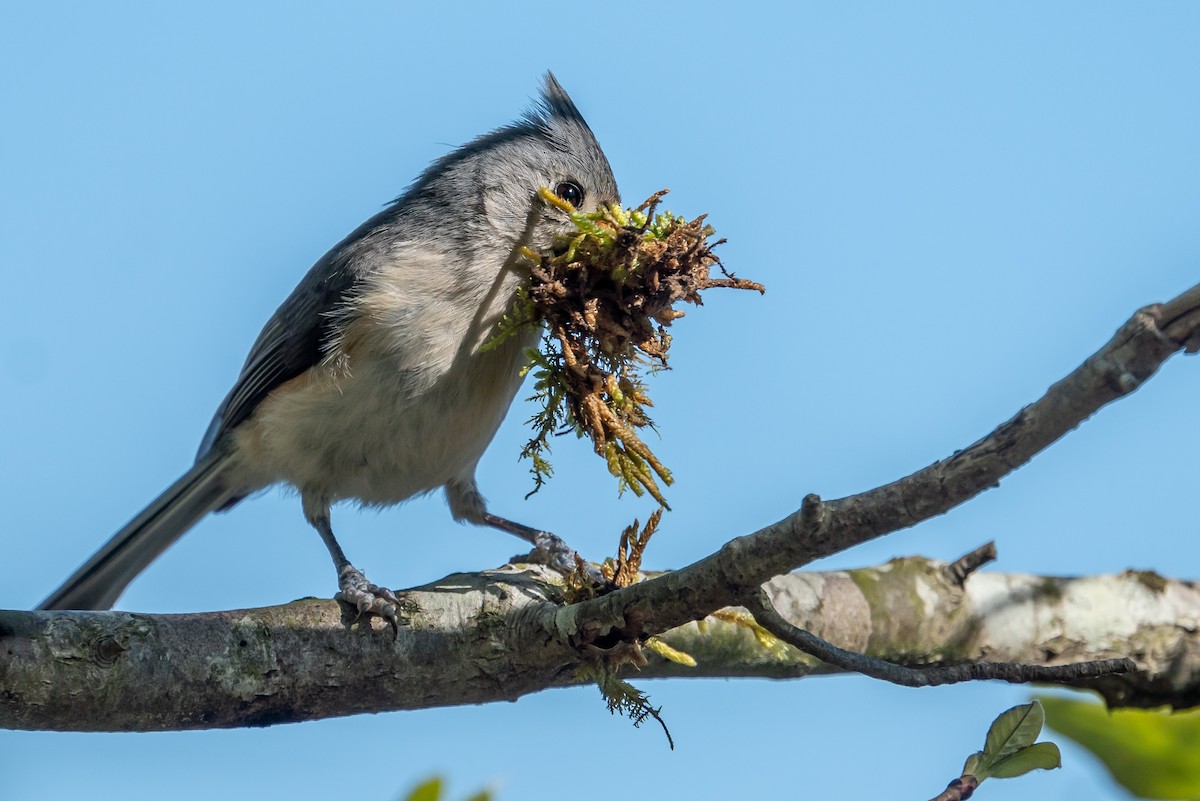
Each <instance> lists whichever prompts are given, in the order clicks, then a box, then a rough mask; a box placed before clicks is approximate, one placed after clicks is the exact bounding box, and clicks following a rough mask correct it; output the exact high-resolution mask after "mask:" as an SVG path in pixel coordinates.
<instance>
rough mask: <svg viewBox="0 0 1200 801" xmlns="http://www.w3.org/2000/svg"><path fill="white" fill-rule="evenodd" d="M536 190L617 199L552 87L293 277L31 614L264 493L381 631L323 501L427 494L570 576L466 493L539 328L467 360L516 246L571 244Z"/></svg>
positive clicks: (582, 130)
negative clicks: (214, 393) (193, 450)
mask: <svg viewBox="0 0 1200 801" xmlns="http://www.w3.org/2000/svg"><path fill="white" fill-rule="evenodd" d="M541 187H548V188H550V189H551V190H552V191H553V192H554V193H555V194H557V195H558V196H559V197H560V198H562V199H563V200H566V201H568V202H569V203H571V204H572V205H573V206H575V207H576V208H579V209H583V210H593V209H595V208H597V207H599V206H600V205H601V204H610V203H615V202H618V201H619V195H618V192H617V184H616V180H615V179H614V178H613V174H612V169H611V168H610V167H609V164H608V159H607V158H606V157H605V155H604V152H603V151H602V150H601V149H600V145H599V144H598V143H597V142H596V139H595V137H594V136H593V135H592V132H591V130H590V129H589V128H588V126H587V123H586V122H584V120H583V117H582V116H580V114H579V110H578V109H577V108H576V107H575V104H574V103H573V102H572V101H571V98H570V97H568V96H567V93H566V92H565V91H564V90H563V88H562V86H560V85H559V83H558V81H557V80H555V78H554V76H553V75H552V74H550V73H547V74H546V77H545V84H544V88H543V90H542V93H541V98H540V102H539V103H538V104H537V105H536V106H535V107H534V108H533V109H532V110H530V111H529V112H527V113H526V114H525V116H524V117H522V118H521V119H520V120H518V121H517V122H515V123H513V124H511V125H508V126H505V127H503V128H499V129H497V130H495V131H492V132H491V133H488V134H484V135H483V136H480V137H478V138H477V139H475V140H473V141H471V142H469V143H468V144H466V145H463V146H462V147H460V148H458V149H457V150H454V151H452V152H451V153H449V154H447V155H446V156H443V157H442V158H441V159H439V160H438V161H436V162H434V163H433V164H432V165H430V166H429V168H428V169H426V170H425V172H424V173H422V174H421V176H420V177H419V178H418V179H417V181H416V182H415V183H414V184H412V186H411V187H409V189H408V190H407V191H406V192H405V193H404V194H403V195H401V196H400V197H399V198H398V199H397V200H396V201H395V202H394V203H392V204H391V205H389V206H388V207H387V208H386V209H384V210H383V211H381V212H380V213H379V214H376V215H375V216H374V217H372V218H371V219H369V220H367V221H366V222H365V223H363V224H362V225H361V226H359V228H358V229H357V230H355V231H354V232H353V233H351V234H350V235H349V236H347V237H346V238H345V239H343V240H342V241H341V242H340V243H338V244H337V245H336V246H335V247H334V248H333V249H332V250H330V251H329V252H328V253H326V254H325V256H323V257H322V258H321V259H320V261H318V262H317V263H316V264H315V265H314V266H313V267H312V269H311V270H309V271H308V274H307V275H306V276H304V278H303V280H301V281H300V284H299V285H298V286H297V287H296V288H295V290H293V291H292V293H291V295H289V296H288V298H287V300H285V301H284V302H283V305H281V306H280V307H279V309H278V310H277V311H276V312H275V314H274V315H273V316H272V317H271V319H270V320H268V321H267V324H266V326H265V327H264V328H263V330H262V333H261V334H259V336H258V339H257V341H256V342H255V343H254V346H253V347H252V348H251V350H250V355H249V356H248V357H247V359H246V363H245V365H244V366H243V367H242V371H241V374H240V375H239V376H238V379H237V382H236V383H235V384H234V385H233V389H231V390H230V391H229V394H228V395H226V397H225V400H224V401H223V402H222V403H221V405H220V407H219V408H218V409H217V413H216V415H215V416H214V417H213V420H212V423H211V424H210V425H209V428H208V432H207V433H206V434H205V436H204V440H203V442H202V443H201V446H200V452H199V454H198V456H197V458H196V463H195V465H194V466H193V467H192V468H191V469H190V470H189V471H188V472H187V473H185V474H184V475H183V477H181V478H180V479H179V480H178V481H176V482H175V483H174V484H172V485H171V486H170V487H169V488H168V489H167V490H166V491H165V492H163V493H162V495H160V496H159V497H158V498H157V499H156V500H155V501H154V502H153V503H151V504H150V505H149V506H147V507H146V508H145V509H144V510H142V512H141V513H140V514H138V515H137V517H135V518H134V519H133V520H131V521H130V522H129V523H128V524H127V525H126V526H125V527H124V528H122V529H121V530H120V531H118V532H117V533H116V534H115V535H114V536H113V537H112V538H111V539H110V540H109V541H108V542H107V543H105V545H104V546H103V547H102V548H101V549H100V550H99V551H98V552H97V553H96V554H95V555H94V556H92V558H91V559H89V560H88V561H87V563H86V564H84V565H83V566H82V567H80V568H79V570H77V571H76V572H75V574H74V575H72V576H71V577H70V578H69V579H67V581H66V582H65V583H64V584H63V585H62V586H61V587H59V588H58V589H57V590H55V591H54V592H53V593H52V594H51V595H50V597H48V598H47V599H46V600H45V601H43V602H42V604H41V606H40V607H39V608H41V609H108V608H110V607H111V606H112V605H113V604H114V603H115V602H116V600H117V598H118V597H119V596H120V595H121V593H122V592H123V591H124V589H125V587H126V586H127V585H128V584H129V582H131V581H132V580H133V579H134V577H135V576H137V575H138V574H139V573H140V572H141V571H142V570H144V569H145V568H146V567H147V566H148V565H149V564H150V563H151V562H152V561H154V559H155V558H157V557H158V556H159V555H160V554H161V553H162V552H163V551H165V550H166V549H167V548H168V547H170V546H171V545H172V544H173V543H174V542H175V541H176V540H177V539H178V538H179V537H180V536H182V535H183V534H184V532H186V531H187V530H188V529H190V528H191V527H192V526H194V525H195V524H196V523H197V522H198V521H199V520H200V519H201V518H202V517H204V516H205V515H206V514H208V513H209V512H212V511H220V510H225V509H229V508H230V507H232V506H234V505H235V504H237V503H238V502H239V501H241V500H242V499H243V498H245V497H246V496H247V495H250V494H252V493H254V492H257V491H258V490H260V489H263V488H264V487H268V486H270V485H273V484H278V483H286V484H290V485H292V486H293V487H295V488H296V489H297V490H299V493H300V498H301V501H302V504H303V508H304V515H305V517H306V518H307V519H308V522H309V523H310V524H312V526H313V527H314V528H315V529H316V530H317V532H318V533H319V534H320V535H321V539H322V540H323V541H324V542H325V546H326V547H327V548H328V549H329V554H330V556H332V557H333V562H334V565H335V566H336V568H337V572H338V587H339V591H340V597H342V598H343V599H344V600H346V601H348V602H349V603H351V604H353V605H355V606H357V607H358V609H359V611H360V612H366V613H374V614H378V615H381V616H383V617H386V618H387V619H388V620H389V621H391V622H392V624H393V625H395V622H396V614H397V605H398V602H399V601H398V598H397V597H396V596H395V594H394V593H392V592H391V591H390V590H388V589H386V588H383V587H378V586H376V585H374V584H372V583H370V582H369V581H367V579H366V577H365V576H363V574H362V572H361V571H359V570H358V569H357V568H356V567H354V565H352V564H351V563H350V561H349V560H348V559H347V558H346V555H345V554H344V553H343V552H342V549H341V546H339V545H338V543H337V540H336V539H335V538H334V535H333V529H332V527H331V525H330V520H329V510H330V506H331V505H332V504H334V503H336V502H338V501H342V500H354V501H358V502H359V503H361V504H363V505H365V506H389V505H392V504H396V503H400V502H401V501H404V500H406V499H408V498H411V497H413V496H414V495H421V494H423V493H428V492H431V491H433V490H436V489H438V488H441V489H443V490H444V491H445V494H446V500H447V502H448V503H449V506H450V514H451V515H452V516H453V517H454V519H455V520H460V521H469V522H471V523H475V524H480V525H486V526H492V527H494V528H498V529H501V530H504V531H507V532H509V533H511V534H515V535H517V536H518V537H521V538H522V539H524V540H526V541H528V542H530V543H532V544H533V545H534V546H535V549H537V550H539V551H541V552H542V554H543V555H544V556H545V557H546V558H547V561H549V562H550V563H552V564H555V565H557V566H559V567H561V568H569V567H572V566H573V565H574V552H573V551H571V550H570V549H569V548H567V547H566V546H565V545H564V544H563V542H562V540H560V539H559V538H557V537H555V536H554V535H552V534H549V533H547V532H543V531H539V530H537V529H533V528H530V527H527V526H523V525H521V524H519V523H514V522H512V521H510V520H506V519H504V518H501V517H497V516H495V515H492V514H489V513H488V511H487V505H486V503H485V501H484V499H483V496H482V495H480V493H479V489H478V487H477V486H476V484H475V467H476V465H477V464H478V463H479V459H480V457H481V456H482V455H483V452H484V450H485V449H486V448H487V446H488V444H489V443H490V442H491V440H492V437H493V436H494V435H495V433H496V429H497V428H498V427H499V426H500V422H501V420H503V418H504V415H505V414H506V413H507V411H508V408H509V406H510V405H511V404H512V401H513V397H514V396H515V394H516V392H517V389H518V387H519V386H520V383H521V375H520V370H521V367H522V365H523V363H524V360H525V357H524V350H525V349H526V348H527V347H529V346H530V345H532V344H534V343H535V342H536V337H537V333H536V332H534V331H531V332H529V333H528V335H527V336H526V337H524V338H521V337H513V338H510V339H508V340H506V341H505V342H503V343H502V344H500V346H499V347H496V348H493V349H488V350H483V349H482V347H481V346H482V345H483V344H484V343H486V342H488V340H489V339H490V338H491V336H492V334H493V332H494V329H495V325H496V323H497V322H498V321H499V320H500V318H501V316H502V315H503V314H504V313H505V312H507V311H509V310H510V309H511V307H512V303H513V299H514V294H515V292H516V289H517V287H518V286H519V285H520V284H521V282H522V280H523V278H524V277H525V275H527V270H523V268H522V260H521V257H520V256H519V249H520V248H521V247H522V246H528V247H531V248H533V249H535V250H543V249H545V248H546V247H548V246H550V245H551V244H552V243H553V241H554V239H555V237H556V236H559V235H562V234H565V233H568V232H569V231H570V230H572V225H571V223H570V222H569V221H568V219H567V216H566V214H565V213H564V212H562V211H561V210H560V209H557V208H554V207H553V206H552V205H550V204H548V203H545V202H544V201H542V200H541V199H540V198H539V197H538V196H537V191H538V189H539V188H541ZM523 273H524V275H523Z"/></svg>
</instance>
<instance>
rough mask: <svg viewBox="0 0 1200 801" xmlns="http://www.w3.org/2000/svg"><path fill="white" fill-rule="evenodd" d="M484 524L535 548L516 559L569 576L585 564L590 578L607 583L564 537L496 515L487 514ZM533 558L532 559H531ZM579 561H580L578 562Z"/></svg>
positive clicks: (484, 517) (599, 582)
mask: <svg viewBox="0 0 1200 801" xmlns="http://www.w3.org/2000/svg"><path fill="white" fill-rule="evenodd" d="M483 522H484V523H486V524H487V525H489V526H491V527H492V528H497V529H500V530H501V531H507V532H508V533H509V534H512V535H513V536H515V537H520V538H521V539H523V540H525V541H526V542H528V543H529V544H530V545H532V546H533V553H532V554H529V556H523V557H515V558H521V559H524V560H525V561H533V562H537V563H538V564H544V565H548V566H550V567H552V568H554V569H555V570H557V571H558V572H559V573H562V574H563V575H567V574H569V573H573V572H575V570H576V568H577V566H578V564H579V563H580V562H582V563H583V565H584V566H585V567H584V570H586V571H587V574H588V578H590V579H591V580H592V581H594V582H596V583H598V584H605V583H607V582H606V581H605V579H604V576H602V575H600V571H599V570H597V569H596V568H595V567H593V566H592V565H591V564H589V563H588V562H586V561H584V560H582V559H580V557H579V554H577V553H576V552H575V549H574V548H572V547H571V546H569V545H567V543H565V542H563V539H562V537H559V536H558V535H556V534H551V533H550V532H549V531H541V530H540V529H536V528H530V527H529V526H525V525H522V524H520V523H515V522H513V521H512V520H508V519H506V518H503V517H498V516H497V515H494V514H488V513H485V514H484V515H483ZM530 557H532V558H530ZM576 560H579V561H576Z"/></svg>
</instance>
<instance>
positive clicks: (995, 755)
mask: <svg viewBox="0 0 1200 801" xmlns="http://www.w3.org/2000/svg"><path fill="white" fill-rule="evenodd" d="M1045 722H1046V713H1045V712H1043V711H1042V705H1041V704H1040V703H1038V702H1037V701H1036V700H1035V701H1032V702H1030V703H1028V704H1021V705H1020V706H1014V707H1013V708H1012V709H1010V710H1008V711H1007V712H1001V713H1000V716H999V717H997V718H996V719H995V720H994V721H993V722H992V727H991V728H990V729H988V733H987V739H986V740H985V741H984V743H983V754H984V758H985V760H986V761H987V763H988V764H989V765H995V764H996V763H997V762H999V761H1000V760H1002V759H1004V757H1006V756H1009V755H1010V754H1015V753H1016V752H1017V751H1020V750H1021V749H1022V748H1028V747H1029V746H1031V745H1033V744H1034V743H1035V742H1037V738H1038V735H1039V734H1041V733H1042V724H1043V723H1045Z"/></svg>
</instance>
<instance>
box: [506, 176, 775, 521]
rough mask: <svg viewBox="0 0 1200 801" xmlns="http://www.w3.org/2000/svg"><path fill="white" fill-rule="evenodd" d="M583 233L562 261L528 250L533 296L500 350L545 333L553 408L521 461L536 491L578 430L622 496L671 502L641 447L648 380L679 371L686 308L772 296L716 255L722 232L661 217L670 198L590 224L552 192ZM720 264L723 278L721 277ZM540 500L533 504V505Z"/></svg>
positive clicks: (540, 363) (543, 377) (543, 360)
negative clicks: (718, 296)
mask: <svg viewBox="0 0 1200 801" xmlns="http://www.w3.org/2000/svg"><path fill="white" fill-rule="evenodd" d="M539 194H540V197H541V199H542V200H543V201H544V202H546V203H550V204H553V205H555V206H557V207H559V208H560V209H562V210H563V211H564V212H565V213H567V214H568V215H569V216H570V218H571V221H572V222H573V223H574V224H575V226H576V228H577V230H578V233H577V234H575V235H574V236H572V237H570V238H566V239H563V240H562V241H560V242H558V243H557V244H556V245H555V246H554V247H553V248H552V249H551V250H550V251H548V252H544V253H538V252H535V251H533V250H530V249H528V248H525V249H523V250H522V254H523V255H524V257H525V258H527V259H528V260H529V262H530V267H529V272H530V279H529V284H528V286H527V287H523V288H522V289H521V290H519V292H518V297H517V301H516V304H515V306H514V308H513V311H512V313H511V314H509V315H507V316H506V317H505V318H504V320H503V321H502V322H501V324H500V326H499V329H498V332H497V335H496V337H495V338H494V339H493V340H492V342H491V343H489V347H492V346H494V345H495V344H496V343H497V342H499V341H502V340H504V339H506V338H507V337H509V336H511V335H513V334H516V333H517V332H518V331H520V330H523V329H525V328H526V327H528V326H531V325H535V326H536V325H544V327H545V332H544V335H543V337H542V342H541V347H540V348H538V349H530V353H529V355H530V359H531V362H532V363H531V365H530V366H529V367H528V368H527V369H528V370H529V371H532V372H533V374H534V390H535V392H534V395H533V397H532V398H531V400H536V401H537V402H538V403H539V404H540V406H541V408H540V409H539V411H538V412H537V413H536V414H534V416H533V417H531V418H530V419H529V421H528V422H529V424H530V425H531V426H532V428H533V437H532V438H531V439H530V441H529V443H528V444H527V445H526V446H525V447H524V449H523V450H522V452H521V457H522V458H526V459H530V460H531V462H532V467H531V469H530V472H531V473H532V474H533V476H534V482H535V485H534V489H533V491H532V492H536V491H537V490H538V489H540V488H541V486H542V484H543V483H544V482H545V480H546V478H547V477H548V476H549V475H550V474H551V473H552V472H553V470H552V468H551V466H550V462H549V460H548V458H547V457H548V454H549V451H550V439H549V438H550V437H551V436H552V435H554V434H557V433H561V432H564V431H570V430H574V431H575V433H576V434H578V435H579V436H585V435H586V436H587V437H589V438H590V439H591V441H592V445H593V447H594V448H595V450H596V453H598V454H600V455H602V456H604V458H605V460H606V461H607V463H608V469H609V472H611V473H612V474H613V475H614V476H616V477H617V479H618V480H619V482H620V488H621V489H622V490H624V489H625V488H629V489H631V490H632V491H633V492H634V493H635V494H637V495H642V494H643V493H649V494H650V495H651V496H652V497H653V498H654V499H655V500H657V501H658V502H659V503H660V504H662V505H663V506H667V502H666V500H665V498H664V497H663V494H662V492H661V490H660V488H659V485H658V481H662V482H663V484H667V485H669V484H670V483H671V473H670V471H669V470H667V468H666V467H665V466H664V465H663V464H662V462H660V461H659V460H658V458H657V457H656V456H655V455H654V453H653V452H652V451H651V450H650V448H649V447H648V446H647V445H646V443H645V442H644V441H643V440H642V438H641V436H639V434H638V432H639V430H641V429H643V428H646V427H647V426H650V427H653V423H652V421H651V419H650V417H649V415H648V414H647V411H646V410H647V408H648V407H650V406H652V405H653V404H652V403H651V402H650V398H649V396H648V395H647V392H646V386H645V383H644V376H645V374H646V373H647V372H653V371H656V370H660V369H664V368H666V367H667V355H668V351H669V350H670V348H671V335H670V334H669V333H668V332H667V329H668V328H669V327H670V326H671V323H672V322H674V321H675V320H677V319H678V318H680V317H683V316H684V313H683V311H681V310H679V309H678V308H676V306H677V305H678V304H679V303H681V302H687V303H693V304H696V305H697V306H699V305H702V300H701V295H700V293H701V292H702V291H704V290H706V289H710V288H712V287H727V288H731V289H754V290H757V291H758V292H763V291H765V290H764V288H763V286H762V285H761V284H757V283H755V282H753V281H747V280H745V279H743V278H737V277H735V276H734V275H732V274H731V273H728V272H726V270H725V268H724V266H723V265H722V264H721V262H720V260H719V259H718V258H717V257H716V256H715V255H713V252H712V249H713V248H714V247H715V246H717V245H719V244H721V242H723V241H724V240H716V241H710V240H711V238H712V236H713V234H714V231H713V228H712V226H710V225H708V224H707V223H706V222H705V217H704V216H700V217H697V218H696V219H694V220H691V221H688V220H685V219H684V218H683V217H679V216H676V215H674V214H671V213H670V212H657V207H658V204H659V201H660V200H661V199H662V197H663V195H665V194H666V190H664V191H662V192H658V193H656V194H654V195H652V196H651V197H650V198H648V199H647V200H646V202H644V203H642V204H641V205H640V206H638V207H637V208H636V209H622V208H620V207H619V206H617V205H615V204H614V205H613V206H612V207H609V208H605V209H603V210H601V211H599V212H595V213H590V214H583V213H580V212H578V211H576V210H575V209H574V207H572V206H571V205H570V204H569V203H567V202H566V201H564V200H562V199H560V198H558V197H557V196H555V195H554V194H553V193H552V192H550V191H549V190H548V189H543V190H541V192H540V193H539ZM713 265H716V266H717V267H718V268H719V269H720V273H721V277H719V278H713V277H712V276H711V275H710V270H711V268H712V267H713ZM532 492H531V493H530V494H532Z"/></svg>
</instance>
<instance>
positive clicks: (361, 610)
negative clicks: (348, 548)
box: [334, 565, 404, 636]
mask: <svg viewBox="0 0 1200 801" xmlns="http://www.w3.org/2000/svg"><path fill="white" fill-rule="evenodd" d="M334 597H335V598H336V599H337V600H339V601H344V602H345V603H347V604H349V605H350V606H353V607H354V608H355V609H357V610H358V616H359V617H362V616H363V615H364V614H365V615H377V616H379V617H381V618H383V619H384V620H386V621H387V622H388V625H390V626H391V627H392V635H393V636H397V635H399V633H400V610H401V609H402V608H403V607H404V602H403V601H402V600H401V599H400V597H399V596H397V595H396V593H394V592H392V591H391V590H389V589H388V588H387V587H380V586H379V585H378V584H372V583H371V582H369V581H367V577H366V576H364V575H363V573H362V571H361V570H359V569H358V568H357V567H355V566H354V565H346V566H345V567H343V568H342V569H341V570H340V571H338V594H337V595H336V596H334Z"/></svg>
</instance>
